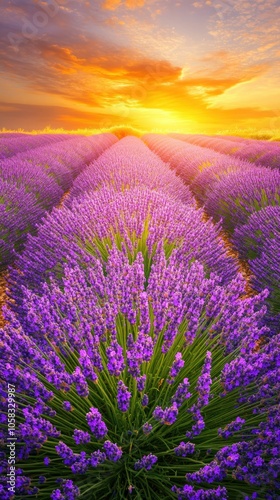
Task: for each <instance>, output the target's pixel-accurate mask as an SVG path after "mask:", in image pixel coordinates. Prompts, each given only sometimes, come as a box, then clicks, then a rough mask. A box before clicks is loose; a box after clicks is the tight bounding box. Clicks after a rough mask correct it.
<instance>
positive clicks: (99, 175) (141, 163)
mask: <svg viewBox="0 0 280 500" xmlns="http://www.w3.org/2000/svg"><path fill="white" fill-rule="evenodd" d="M106 186H107V187H110V188H113V189H115V190H116V191H123V190H125V189H131V188H134V187H135V188H136V187H141V186H147V187H148V188H150V189H153V190H156V191H161V192H163V193H166V194H169V195H170V196H172V197H174V198H175V199H177V200H180V201H183V202H184V203H188V204H189V203H194V199H193V197H192V195H191V193H190V190H189V188H188V187H187V186H184V184H183V182H182V181H181V179H179V178H178V177H177V176H176V174H175V173H174V172H172V171H170V169H169V165H167V164H165V163H164V162H163V161H162V160H160V158H159V157H158V156H157V155H156V154H154V153H153V152H152V151H150V150H149V148H147V146H146V145H145V144H144V143H143V142H142V141H141V140H140V139H137V138H136V137H132V136H128V137H126V138H124V139H121V140H120V141H119V142H117V143H116V144H114V145H113V146H112V147H110V148H109V149H107V150H106V151H105V152H104V153H103V154H102V155H101V156H99V158H98V159H96V160H95V161H94V162H93V163H91V164H90V165H89V166H88V167H87V168H86V169H85V170H84V171H83V172H82V174H81V175H79V176H78V177H77V179H76V180H75V182H74V184H73V187H72V189H71V192H70V194H69V196H68V198H67V199H66V204H67V206H71V204H72V200H73V199H75V198H77V197H78V196H82V197H83V196H84V194H85V193H87V192H89V191H92V190H97V189H102V188H103V187H106Z"/></svg>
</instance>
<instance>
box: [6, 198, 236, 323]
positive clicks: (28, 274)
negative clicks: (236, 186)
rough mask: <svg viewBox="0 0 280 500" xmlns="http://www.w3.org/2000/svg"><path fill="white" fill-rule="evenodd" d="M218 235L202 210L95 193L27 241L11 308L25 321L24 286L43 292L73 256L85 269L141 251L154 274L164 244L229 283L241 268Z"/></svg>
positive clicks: (13, 275) (14, 276) (56, 213)
mask: <svg viewBox="0 0 280 500" xmlns="http://www.w3.org/2000/svg"><path fill="white" fill-rule="evenodd" d="M96 214H98V216H97V215H96ZM170 214H172V217H170ZM219 232H220V228H219V226H218V225H216V226H214V225H213V223H212V222H211V220H209V221H207V222H205V221H204V220H203V212H202V210H196V209H195V208H194V207H193V206H192V205H185V204H184V203H181V202H179V201H176V200H174V199H173V198H172V197H168V196H166V195H165V194H164V193H161V192H158V193H157V192H155V191H151V190H149V189H147V188H143V189H140V188H134V189H132V190H126V191H124V192H123V193H116V192H115V190H110V189H108V188H107V189H105V188H104V189H102V190H100V191H97V192H91V193H89V194H86V195H85V196H84V198H83V199H78V200H77V202H76V203H73V206H72V208H71V210H70V209H68V208H66V207H63V208H61V209H59V210H53V212H52V214H51V215H49V216H47V217H46V219H45V220H44V224H42V225H41V226H40V227H39V230H38V234H37V236H34V237H29V238H28V242H27V244H26V247H25V250H24V253H23V254H22V255H21V256H19V258H18V259H17V261H16V263H15V267H14V268H11V269H10V277H9V283H10V296H11V298H12V299H14V300H13V306H12V307H13V308H14V309H15V310H16V311H17V312H18V313H19V314H20V315H23V316H24V315H25V313H24V311H23V310H22V297H23V291H22V286H26V287H28V288H31V289H33V290H39V289H40V288H41V284H42V283H43V282H44V281H45V280H48V279H49V278H50V277H51V276H56V277H59V276H60V275H61V263H62V262H66V261H67V260H68V259H69V258H70V257H71V255H72V253H73V252H74V254H75V255H77V254H78V255H81V256H80V257H79V259H78V260H79V262H81V265H83V262H84V261H85V259H86V258H87V256H90V255H91V254H93V255H97V256H102V258H106V257H107V255H108V248H110V247H112V245H113V244H117V245H118V247H119V248H122V246H125V247H126V248H127V250H128V251H129V252H130V255H131V256H133V255H135V253H137V251H139V250H142V251H143V254H144V255H145V266H146V268H147V269H149V267H150V266H151V257H152V255H153V253H154V251H155V249H156V247H157V246H158V244H159V242H160V241H161V240H162V239H164V241H165V245H166V248H167V251H169V252H170V251H171V250H172V248H174V247H175V246H177V247H178V248H179V251H180V258H181V259H182V260H183V261H184V262H185V263H186V264H189V263H191V262H192V260H194V259H198V260H200V262H201V263H202V264H203V265H204V266H205V271H206V272H207V273H208V275H209V273H210V272H211V271H215V272H216V273H217V274H219V276H220V277H221V279H222V282H223V283H226V282H228V281H230V280H231V279H232V278H233V277H234V276H235V275H236V272H237V265H236V263H235V261H234V259H233V258H232V257H230V256H228V255H227V252H226V248H225V245H224V243H223V241H222V239H221V238H220V236H219ZM143 243H145V245H144V247H143Z"/></svg>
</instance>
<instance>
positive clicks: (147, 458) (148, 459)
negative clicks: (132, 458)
mask: <svg viewBox="0 0 280 500" xmlns="http://www.w3.org/2000/svg"><path fill="white" fill-rule="evenodd" d="M157 461H158V458H157V457H156V456H155V455H152V453H149V455H144V456H143V457H142V458H141V459H140V460H137V462H135V464H134V469H135V470H140V469H146V470H151V468H152V467H153V465H155V464H156V463H157Z"/></svg>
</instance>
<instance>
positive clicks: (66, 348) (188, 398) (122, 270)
mask: <svg viewBox="0 0 280 500" xmlns="http://www.w3.org/2000/svg"><path fill="white" fill-rule="evenodd" d="M179 255H180V253H179V251H178V250H177V249H173V251H172V252H171V253H170V254H169V255H166V249H165V248H164V241H162V243H161V245H159V246H158V248H157V250H156V252H155V253H154V255H153V259H152V265H151V267H150V270H149V272H148V274H147V270H146V269H145V262H144V260H145V259H144V256H143V253H142V252H138V253H136V255H135V256H134V258H133V259H131V258H129V256H128V255H127V252H126V251H125V250H124V249H123V248H122V249H118V248H117V247H116V246H113V247H112V248H111V249H110V250H109V251H108V256H107V259H105V260H103V259H100V258H99V257H97V256H93V255H92V256H91V258H90V260H89V261H87V265H86V266H85V267H84V268H81V267H80V265H75V259H74V256H73V260H72V261H71V260H70V262H69V263H68V264H65V265H64V267H63V278H62V281H61V280H59V281H57V280H56V279H55V278H53V279H51V281H50V283H49V284H47V283H45V284H44V285H43V293H42V294H40V295H38V294H36V293H34V292H32V291H30V290H27V289H26V290H25V298H24V304H25V308H26V309H27V310H28V315H27V321H26V326H25V328H24V329H23V328H22V326H21V325H20V323H19V321H18V319H17V317H16V316H15V315H14V313H12V312H11V311H9V310H8V311H7V312H6V315H7V320H9V324H8V325H7V326H6V327H5V329H4V330H2V332H1V336H2V342H1V357H2V360H3V362H2V365H1V369H0V370H1V371H0V380H1V395H2V398H1V405H2V408H3V417H2V427H3V431H2V437H3V438H5V433H4V429H5V428H7V427H6V409H5V408H6V407H7V406H6V384H5V383H4V381H5V382H7V381H8V382H9V383H13V384H15V386H16V388H17V415H18V422H17V458H18V462H17V479H16V494H17V495H20V496H21V498H24V497H25V496H32V495H34V496H36V497H37V498H51V499H52V500H61V499H75V498H78V497H79V498H85V499H90V498H97V497H98V498H104V499H106V498H116V499H121V498H130V496H131V498H143V499H144V498H145V499H146V498H147V499H154V498H156V499H162V498H178V499H180V498H186V499H202V498H209V499H213V500H214V499H215V498H222V499H227V498H228V499H236V498H257V495H258V492H260V491H261V492H262V493H261V495H262V496H261V497H260V498H270V499H272V498H277V497H276V496H275V495H276V493H275V491H276V490H277V488H278V486H279V480H278V479H277V475H278V472H279V466H278V465H279V464H278V458H277V457H278V453H279V440H278V438H279V413H277V411H278V410H277V406H276V399H275V401H274V398H275V397H276V394H277V393H276V392H275V390H276V389H277V383H275V385H274V384H273V385H272V386H268V385H267V382H266V380H265V377H267V376H268V377H273V378H274V380H275V381H276V380H278V385H279V378H277V377H279V373H278V372H279V363H278V361H277V360H278V359H279V350H277V348H276V347H275V341H274V340H273V342H274V344H273V345H272V344H271V345H267V346H265V347H263V348H261V347H260V342H261V341H262V339H263V336H264V335H265V334H266V328H265V327H261V326H260V321H261V318H262V316H263V314H264V308H263V307H262V302H263V300H264V298H265V297H266V293H262V294H260V295H258V296H255V297H251V298H247V297H246V296H245V283H244V279H243V278H242V277H241V276H237V277H236V278H235V279H234V280H233V281H232V282H231V283H229V284H227V285H223V286H222V285H221V280H220V278H219V277H218V276H217V275H214V274H211V275H210V276H209V277H206V276H205V273H204V270H203V266H202V265H201V264H199V263H198V262H193V264H192V265H191V266H189V265H186V263H185V262H184V261H183V260H182V259H181V258H179ZM31 331H33V335H30V332H31ZM33 339H34V340H33ZM264 374H265V376H264ZM268 403H269V407H267V404H268ZM2 459H3V460H2V471H3V472H5V470H6V469H5V456H4V455H2ZM1 484H2V486H1V488H2V489H1V490H0V491H1V498H3V500H6V499H9V498H12V496H13V493H11V492H9V490H8V485H7V483H6V481H5V478H4V475H3V477H2V478H1Z"/></svg>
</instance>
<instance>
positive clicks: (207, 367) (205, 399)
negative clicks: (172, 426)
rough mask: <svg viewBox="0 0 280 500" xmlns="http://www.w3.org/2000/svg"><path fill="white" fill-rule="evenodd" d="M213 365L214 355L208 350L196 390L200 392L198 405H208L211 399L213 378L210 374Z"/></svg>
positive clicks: (199, 406) (200, 406)
mask: <svg viewBox="0 0 280 500" xmlns="http://www.w3.org/2000/svg"><path fill="white" fill-rule="evenodd" d="M211 366H212V355H211V352H210V351H207V353H206V357H205V361H204V365H203V367H202V370H201V375H200V376H199V378H198V381H197V385H196V391H197V394H198V397H197V403H196V405H197V407H198V408H202V407H203V406H207V405H208V403H209V399H210V387H211V384H212V379H211V376H210V372H211Z"/></svg>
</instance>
